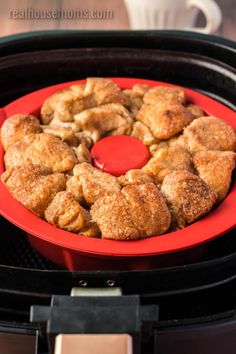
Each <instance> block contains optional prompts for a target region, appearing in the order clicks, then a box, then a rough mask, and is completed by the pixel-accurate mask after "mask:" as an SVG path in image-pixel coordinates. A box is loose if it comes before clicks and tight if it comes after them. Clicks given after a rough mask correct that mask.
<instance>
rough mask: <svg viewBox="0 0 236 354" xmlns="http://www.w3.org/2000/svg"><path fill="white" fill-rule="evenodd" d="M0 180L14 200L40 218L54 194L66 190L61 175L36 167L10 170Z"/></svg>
mask: <svg viewBox="0 0 236 354" xmlns="http://www.w3.org/2000/svg"><path fill="white" fill-rule="evenodd" d="M1 180H2V182H3V183H4V184H5V185H6V187H7V188H8V190H9V192H10V193H11V195H12V196H13V197H14V198H15V199H17V200H18V201H19V202H20V203H21V204H23V205H24V206H25V207H26V208H27V209H29V210H30V211H32V212H33V213H34V214H36V215H37V216H39V217H41V218H42V217H43V216H44V211H45V209H46V208H47V206H48V205H49V203H50V202H51V201H52V199H53V198H54V196H55V195H56V193H57V192H59V191H63V190H64V189H65V188H66V179H65V176H64V174H63V173H51V172H50V170H48V169H45V168H43V167H41V166H37V165H26V166H25V165H23V166H18V167H13V168H10V169H9V170H7V171H5V172H4V173H3V174H2V176H1Z"/></svg>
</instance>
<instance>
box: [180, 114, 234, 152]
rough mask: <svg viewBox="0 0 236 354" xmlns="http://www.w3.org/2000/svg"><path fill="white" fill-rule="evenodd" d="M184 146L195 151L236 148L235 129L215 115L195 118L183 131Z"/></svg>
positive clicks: (232, 149)
mask: <svg viewBox="0 0 236 354" xmlns="http://www.w3.org/2000/svg"><path fill="white" fill-rule="evenodd" d="M183 139H184V146H186V148H187V149H188V150H189V151H190V152H191V153H194V152H196V151H199V150H203V151H208V150H220V151H235V150H236V133H235V131H234V129H233V128H232V127H231V126H230V125H228V124H226V123H225V122H224V121H222V120H221V119H219V118H216V117H213V116H206V117H201V118H198V119H196V120H194V121H193V122H192V123H191V124H190V125H189V126H188V127H187V128H185V129H184V133H183Z"/></svg>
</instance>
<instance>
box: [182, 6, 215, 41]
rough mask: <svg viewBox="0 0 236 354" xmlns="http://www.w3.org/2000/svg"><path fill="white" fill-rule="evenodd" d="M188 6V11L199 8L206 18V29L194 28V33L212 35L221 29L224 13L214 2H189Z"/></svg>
mask: <svg viewBox="0 0 236 354" xmlns="http://www.w3.org/2000/svg"><path fill="white" fill-rule="evenodd" d="M186 6H187V8H188V9H191V8H192V7H197V8H198V9H200V10H201V11H202V12H203V13H204V15H205V17H206V27H199V28H194V29H193V30H194V31H196V32H201V33H206V34H212V33H215V32H216V31H217V30H218V29H219V27H220V25H221V21H222V13H221V10H220V7H219V6H218V4H217V3H216V2H215V1H214V0H187V2H186Z"/></svg>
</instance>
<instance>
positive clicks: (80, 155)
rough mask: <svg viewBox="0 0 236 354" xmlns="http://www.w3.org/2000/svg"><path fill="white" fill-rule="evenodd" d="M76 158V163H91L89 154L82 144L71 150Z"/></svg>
mask: <svg viewBox="0 0 236 354" xmlns="http://www.w3.org/2000/svg"><path fill="white" fill-rule="evenodd" d="M72 149H73V150H74V152H75V155H76V157H77V161H78V163H82V162H88V163H91V156H90V152H89V150H88V149H87V147H86V146H85V145H84V144H80V145H78V146H77V147H73V148H72Z"/></svg>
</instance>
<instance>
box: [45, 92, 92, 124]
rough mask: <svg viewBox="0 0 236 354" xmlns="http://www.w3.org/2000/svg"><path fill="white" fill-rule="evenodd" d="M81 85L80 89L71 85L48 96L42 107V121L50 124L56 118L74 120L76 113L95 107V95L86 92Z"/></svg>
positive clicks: (64, 120)
mask: <svg viewBox="0 0 236 354" xmlns="http://www.w3.org/2000/svg"><path fill="white" fill-rule="evenodd" d="M78 86H79V85H78ZM80 86H81V89H80V90H75V89H72V88H71V87H69V88H67V89H64V90H62V91H58V92H56V93H54V94H53V95H52V96H50V97H48V98H47V99H46V100H45V102H44V104H43V105H42V108H41V121H42V123H43V124H49V123H50V122H51V121H52V120H53V119H54V118H55V119H58V120H60V121H63V122H73V120H74V115H75V114H77V113H79V112H82V111H83V110H84V109H87V108H90V107H94V106H95V102H94V100H93V96H92V95H89V94H85V93H84V91H85V90H84V86H82V85H80Z"/></svg>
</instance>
